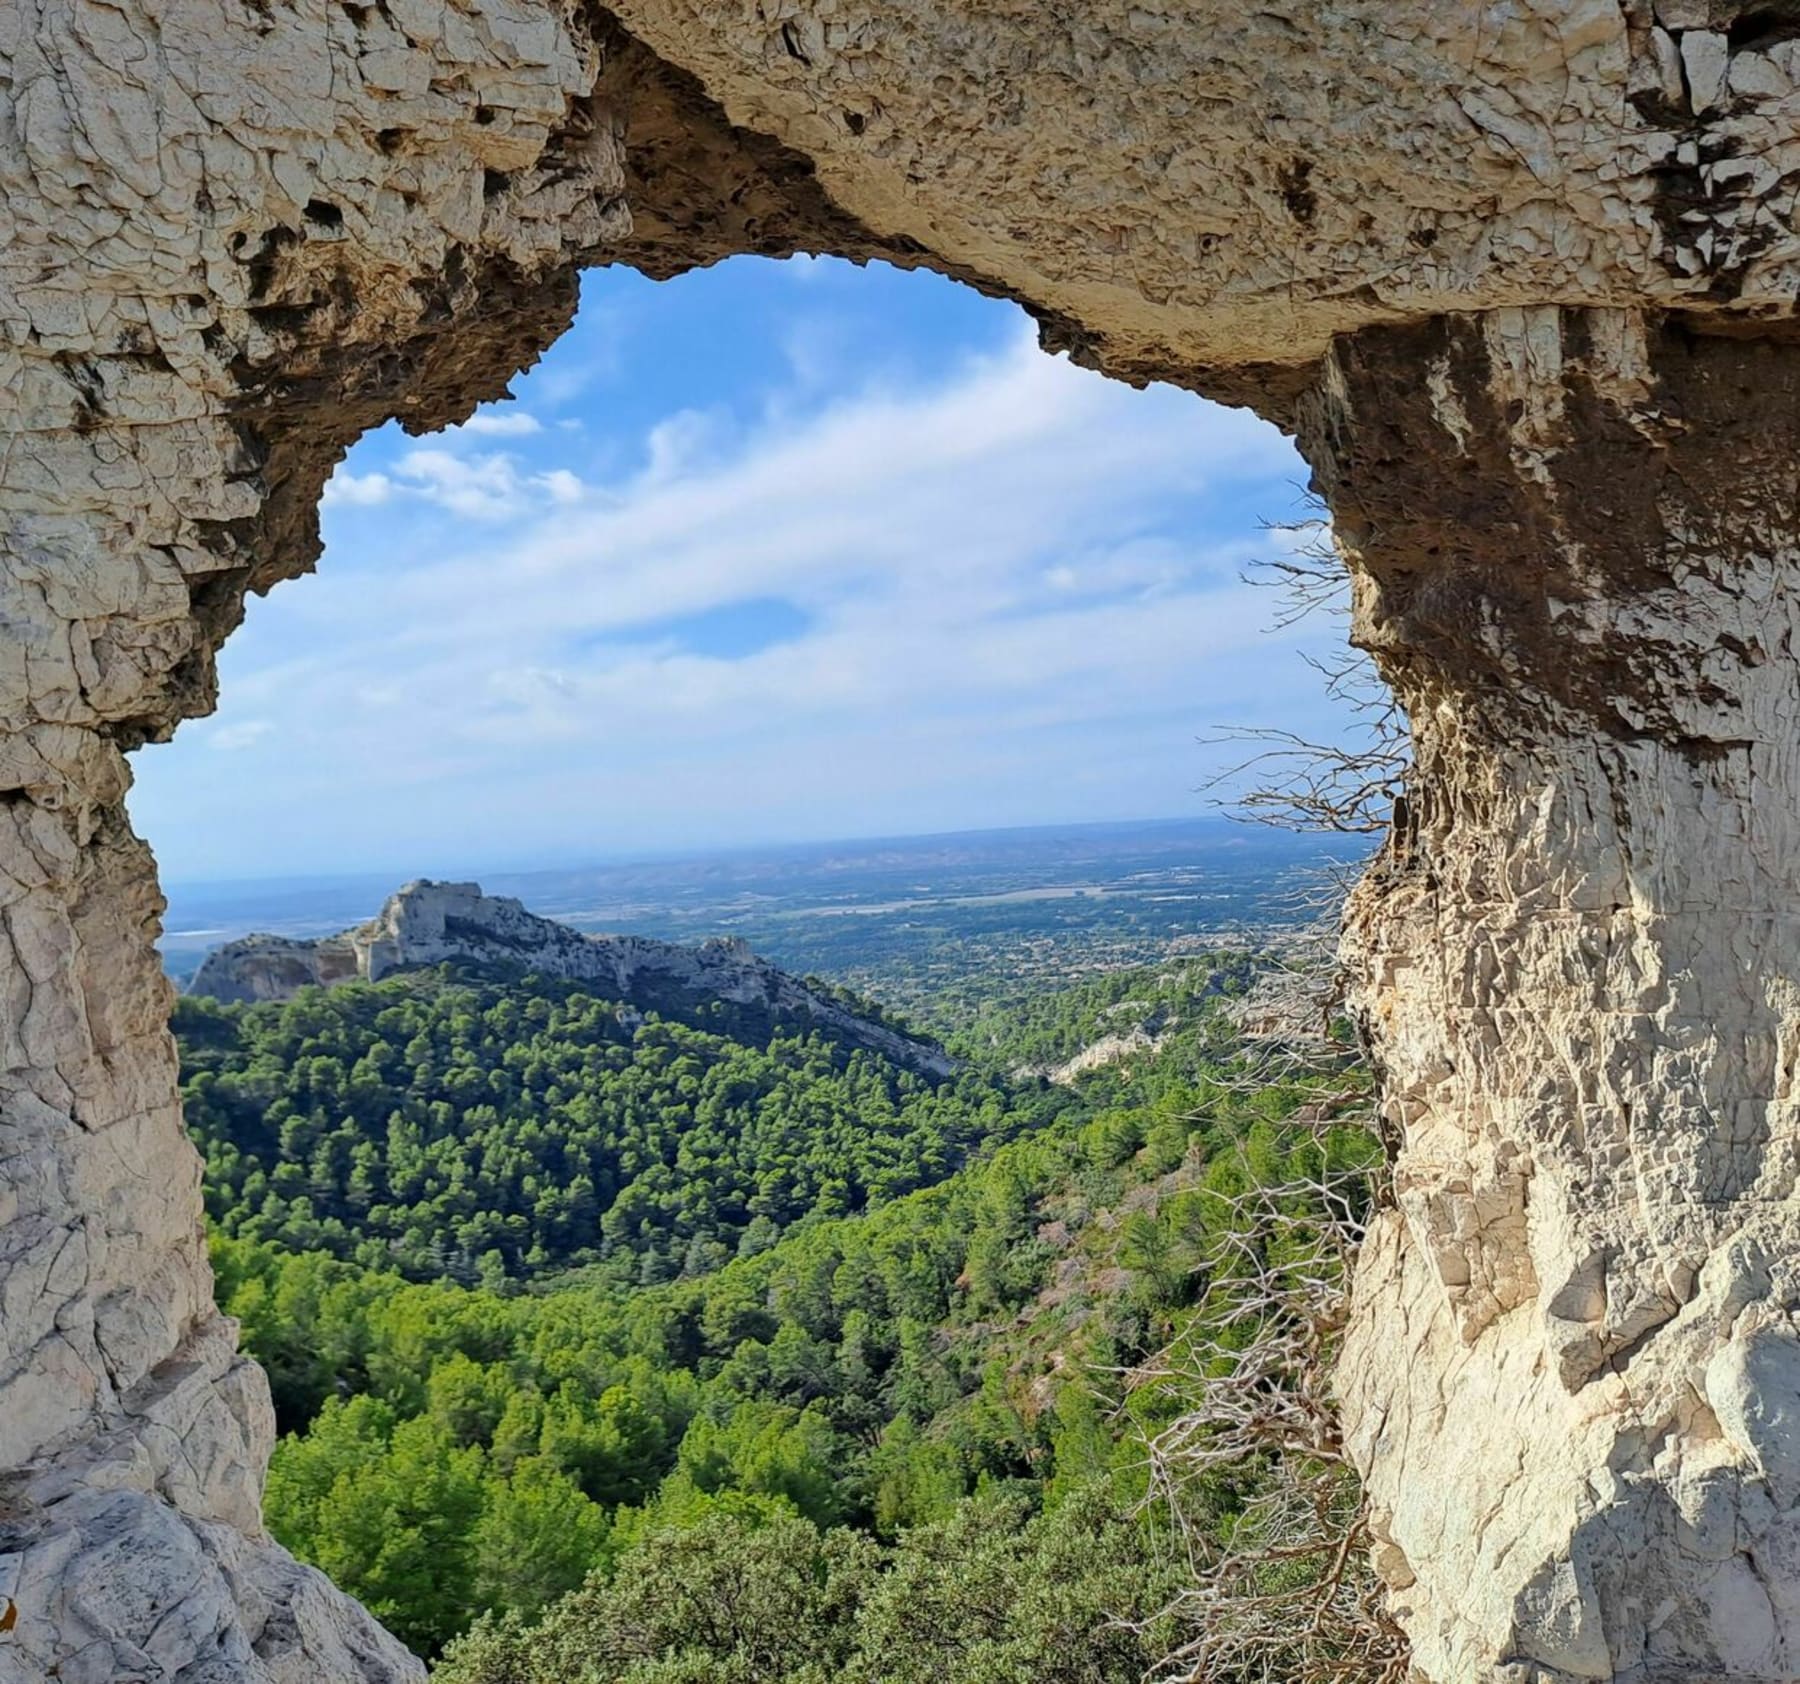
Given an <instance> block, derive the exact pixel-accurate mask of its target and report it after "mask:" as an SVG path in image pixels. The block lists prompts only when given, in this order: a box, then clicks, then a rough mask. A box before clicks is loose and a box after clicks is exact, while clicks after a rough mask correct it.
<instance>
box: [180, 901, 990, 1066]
mask: <svg viewBox="0 0 1800 1684" xmlns="http://www.w3.org/2000/svg"><path fill="white" fill-rule="evenodd" d="M446 960H452V961H469V962H473V963H475V964H494V965H504V966H508V967H517V968H520V969H524V970H531V971H538V972H541V973H542V974H543V975H545V976H553V977H563V978H567V979H568V980H570V981H572V982H588V983H592V984H594V985H595V986H596V987H597V988H600V989H603V990H604V991H605V992H606V996H607V998H608V999H612V1000H617V1001H620V1002H621V1003H623V1004H625V1005H628V1006H633V1007H637V1008H639V1009H640V1010H659V1011H667V1010H669V1009H671V1008H672V1007H674V1008H681V1009H691V1008H693V1007H696V1006H703V1005H705V1004H706V1003H707V1002H709V1001H712V1000H727V1001H730V1002H731V1003H732V1004H734V1005H740V1006H754V1007H757V1008H759V1009H762V1010H766V1011H768V1012H770V1013H771V1014H773V1015H775V1016H777V1017H784V1018H788V1019H790V1020H792V1021H795V1022H799V1023H810V1024H816V1025H817V1026H818V1027H819V1028H821V1029H823V1030H825V1031H826V1032H827V1033H829V1034H831V1035H833V1036H834V1037H836V1038H837V1039H839V1040H841V1041H844V1042H846V1043H848V1044H849V1045H851V1046H859V1047H867V1048H868V1049H869V1050H870V1051H871V1052H876V1053H879V1054H881V1056H882V1057H883V1058H887V1059H891V1060H892V1061H893V1062H894V1063H896V1064H899V1065H902V1066H904V1067H905V1068H907V1069H909V1070H916V1071H919V1072H921V1073H922V1074H925V1075H930V1076H948V1075H949V1074H950V1073H951V1072H952V1071H953V1070H954V1069H955V1068H956V1066H955V1062H954V1060H952V1059H951V1058H950V1057H949V1056H948V1055H947V1054H946V1053H945V1052H944V1051H943V1049H942V1048H941V1047H938V1046H935V1045H933V1044H932V1043H931V1042H929V1041H921V1040H917V1039H915V1038H914V1037H912V1036H910V1035H902V1034H900V1033H899V1032H898V1031H896V1030H893V1029H890V1028H888V1026H887V1025H886V1024H883V1023H876V1022H874V1021H873V1020H871V1019H869V1018H867V1017H862V1016H859V1015H858V1014H857V1013H856V1012H853V1011H851V1010H849V1009H848V1008H847V1007H845V1006H843V1005H841V1004H840V1003H839V1002H838V1001H836V1000H834V999H833V998H832V997H831V996H830V995H829V994H826V993H824V992H822V991H821V990H820V989H817V988H814V987H812V986H811V985H810V984H809V983H806V982H804V981H802V980H801V979H800V978H799V977H796V976H790V975H789V974H788V973H787V972H786V971H783V970H778V969H777V968H776V967H775V966H774V965H771V964H769V963H768V961H767V960H764V959H759V958H758V957H757V956H756V955H755V954H754V953H753V952H751V950H750V947H749V944H748V943H746V942H743V941H737V940H731V939H727V938H723V937H715V938H714V939H712V940H710V941H705V942H702V943H701V944H700V945H699V946H698V947H683V946H680V945H678V944H677V943H674V942H667V941H652V940H651V939H650V938H649V937H647V936H621V935H584V934H583V933H582V932H581V931H579V930H572V929H570V928H569V926H568V925H567V924H559V923H557V922H556V921H555V920H554V919H551V918H540V917H538V916H537V915H536V914H535V913H531V912H527V911H526V910H525V908H524V907H523V906H522V905H521V904H520V903H519V902H518V901H516V900H514V899H512V898H511V897H510V896H506V895H484V894H483V893H482V892H481V887H480V885H479V884H476V883H430V882H417V883H408V884H407V885H406V886H405V888H403V889H401V890H400V891H399V892H398V893H397V894H393V895H390V896H389V897H388V900H387V904H386V905H385V906H383V907H382V909H381V911H380V913H379V914H377V915H376V916H375V917H373V918H371V919H369V920H368V922H367V923H364V924H359V925H357V926H356V928H355V929H353V930H345V931H344V932H343V933H342V934H341V935H336V936H326V937H324V938H323V939H322V940H319V941H295V940H292V939H290V938H288V937H284V936H268V935H253V936H245V937H243V938H242V939H241V940H239V941H234V942H228V943H227V944H226V945H225V946H224V947H221V948H218V949H216V950H215V951H214V952H212V953H209V954H208V955H207V956H206V958H205V960H204V961H203V962H202V964H201V966H200V968H199V970H198V971H196V972H195V973H194V980H193V984H192V992H193V993H195V994H210V995H211V996H212V997H213V998H214V999H216V1000H228V1001H229V1000H284V999H287V998H289V997H291V996H292V995H293V994H294V993H295V992H296V991H297V990H299V989H301V988H304V987H306V986H307V985H308V984H312V985H316V986H320V987H326V988H329V987H331V986H332V985H333V984H335V983H340V982H350V981H355V980H358V979H360V980H361V981H364V982H379V981H380V980H381V979H382V978H383V977H384V976H389V975H391V974H392V973H393V972H395V971H399V970H404V969H406V968H408V967H410V966H415V965H438V964H442V963H444V962H445V961H446Z"/></svg>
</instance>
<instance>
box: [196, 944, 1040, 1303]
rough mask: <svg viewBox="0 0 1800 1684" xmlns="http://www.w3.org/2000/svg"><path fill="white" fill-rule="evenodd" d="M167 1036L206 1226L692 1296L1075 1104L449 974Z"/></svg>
mask: <svg viewBox="0 0 1800 1684" xmlns="http://www.w3.org/2000/svg"><path fill="white" fill-rule="evenodd" d="M846 998H848V999H849V1000H850V1002H851V1003H852V1004H856V1005H859V1006H861V1007H862V1009H863V1010H864V1011H865V1013H866V1014H867V1015H870V1016H876V1015H878V1013H877V1011H876V1009H875V1008H872V1007H869V1006H868V1005H867V1004H866V1003H863V1002H857V1001H855V1000H854V997H846ZM175 1028H176V1033H177V1035H178V1036H179V1037H180V1040H181V1045H182V1062H183V1095H184V1099H185V1104H186V1115H187V1121H188V1127H189V1129H190V1131H191V1132H192V1134H193V1135H194V1137H195V1139H196V1141H197V1142H198V1143H199V1145H200V1148H201V1150H202V1152H203V1153H204V1155H205V1158H206V1164H207V1209H208V1213H209V1215H210V1216H211V1218H212V1221H213V1223H214V1224H215V1226H216V1227H217V1228H218V1229H219V1230H220V1231H221V1232H224V1233H227V1234H232V1235H239V1236H242V1237H244V1238H248V1239H266V1240H271V1241H274V1242H276V1243H277V1244H279V1245H282V1246H285V1247H287V1248H289V1249H291V1250H301V1251H325V1252H329V1253H331V1254H332V1255H334V1256H338V1257H345V1258H354V1259H356V1260H357V1261H359V1262H362V1263H364V1264H366V1265H370V1266H373V1267H384V1268H386V1267H391V1268H397V1269H398V1270H399V1271H400V1272H401V1273H403V1274H407V1275H409V1276H412V1277H415V1278H425V1277H430V1276H445V1277H448V1278H451V1279H456V1280H462V1281H465V1282H473V1281H475V1280H477V1279H480V1280H484V1281H487V1282H490V1283H498V1282H499V1281H501V1280H504V1279H507V1278H509V1277H521V1276H530V1277H543V1276H545V1275H547V1274H549V1273H552V1272H555V1271H557V1270H561V1269H565V1268H568V1267H570V1266H573V1265H579V1264H588V1263H598V1264H602V1265H604V1266H605V1268H606V1269H607V1271H608V1274H609V1277H610V1278H612V1279H615V1280H618V1281H620V1282H636V1283H640V1284H655V1283H656V1282H659V1281H665V1280H671V1279H673V1278H675V1277H676V1276H678V1275H684V1274H685V1275H695V1274H701V1273H704V1272H706V1271H707V1270H710V1269H714V1268H717V1267H718V1266H719V1265H720V1264H722V1263H724V1262H725V1261H727V1260H728V1259H729V1258H731V1257H733V1256H735V1255H737V1254H738V1253H739V1252H740V1251H744V1252H750V1251H755V1250H758V1249H760V1248H762V1247H766V1246H768V1245H770V1244H772V1243H773V1242H774V1240H775V1239H776V1238H777V1237H778V1236H779V1235H780V1234H781V1233H782V1231H783V1230H784V1229H786V1228H787V1227H788V1226H789V1225H790V1224H792V1223H793V1222H795V1221H797V1220H799V1219H800V1218H802V1217H806V1216H809V1215H811V1216H841V1215H845V1214H847V1213H850V1212H854V1211H859V1210H862V1209H863V1208H865V1206H867V1205H868V1204H870V1203H871V1202H879V1201H881V1200H884V1199H891V1198H896V1197H898V1196H900V1195H901V1194H904V1193H907V1192H910V1191H912V1190H913V1189H915V1188H918V1187H926V1186H931V1185H933V1184H935V1183H937V1182H939V1181H941V1180H943V1179H944V1177H945V1176H947V1175H949V1174H951V1173H953V1172H954V1171H955V1170H956V1169H957V1168H958V1167H959V1166H960V1165H961V1164H962V1163H963V1162H964V1161H965V1160H966V1158H967V1157H968V1155H969V1153H970V1152H971V1151H972V1150H973V1149H975V1148H976V1147H977V1146H982V1147H992V1146H995V1145H999V1144H1001V1143H1003V1142H1004V1141H1006V1140H1009V1139H1012V1138H1014V1137H1015V1136H1017V1135H1019V1134H1021V1133H1025V1132H1029V1131H1031V1130H1033V1129H1036V1128H1038V1127H1041V1126H1043V1125H1044V1124H1045V1123H1046V1122H1048V1121H1050V1120H1052V1119H1054V1118H1055V1117H1056V1116H1057V1115H1059V1114H1060V1113H1061V1112H1062V1111H1063V1110H1065V1109H1067V1107H1068V1103H1069V1102H1068V1100H1067V1099H1066V1097H1065V1096H1062V1095H1059V1094H1056V1093H1052V1092H1042V1091H1038V1092H1033V1091H1029V1090H1026V1089H1021V1088H1018V1087H1016V1086H1013V1085H1010V1084H1006V1083H1003V1082H1001V1081H998V1080H996V1079H995V1078H993V1077H992V1076H989V1075H986V1074H983V1073H981V1072H979V1071H975V1072H970V1073H966V1074H964V1075H962V1076H960V1077H958V1078H956V1079H953V1080H950V1081H942V1082H934V1081H932V1080H930V1079H928V1078H927V1077H924V1076H921V1075H918V1074H915V1073H914V1072H913V1071H911V1070H908V1069H905V1068H902V1067H901V1066H899V1065H897V1064H894V1063H892V1062H890V1061H888V1060H887V1059H885V1058H882V1057H880V1056H879V1055H878V1054H876V1053H874V1052H871V1051H869V1050H867V1049H865V1048H861V1047H851V1046H848V1045H845V1044H844V1043H842V1042H840V1041H837V1040H834V1039H832V1038H831V1037H830V1036H828V1035H827V1034H825V1033H824V1032H822V1031H820V1030H819V1029H816V1028H811V1027H807V1026H801V1025H796V1024H794V1023H792V1022H787V1021H783V1020H778V1019H771V1018H770V1016H769V1015H768V1014H767V1013H765V1012H761V1011H757V1010H753V1009H750V1008H747V1007H744V1006H740V1005H734V1004H732V1003H730V1002H728V1001H725V1000H714V1001H712V1002H711V1003H710V1004H709V1005H707V1006H705V1007H704V1008H702V1009H699V1010H697V1011H695V1012H693V1013H691V1014H688V1015H687V1016H686V1017H685V1018H683V1017H677V1016H665V1015H659V1014H654V1013H652V1014H644V1013H641V1012H639V1011H636V1010H634V1009H632V1008H630V1007H628V1006H625V1005H621V1004H620V1003H618V1002H615V1001H608V1000H604V999H599V998H597V997H596V996H595V995H594V993H593V992H592V990H591V989H584V988H583V986H582V985H579V984H574V983H568V982H560V981H556V980H553V979H549V978H544V977H535V976H517V975H512V976H506V975H497V974H493V973H489V974H486V975H481V974H475V973H471V972H467V971H458V970H456V969H455V968H453V967H450V966H440V967H437V968H436V969H434V970H431V971H425V972H417V973H412V974H408V975H403V976H398V977H394V978H392V979H389V980H387V981H383V982H380V983H377V984H373V985H370V984H367V983H355V984H350V985H347V986H343V987H339V988H334V989H331V990H329V991H325V990H320V989H308V990H306V991H305V992H304V993H303V994H302V995H301V996H300V997H299V998H297V999H295V1000H292V1001H289V1002H286V1003H282V1004H275V1003H269V1004H263V1005H254V1006H244V1005H230V1006H221V1005H219V1004H218V1003H217V1002H214V1001H211V1000H206V999H195V998H192V997H184V998H183V999H182V1000H181V1001H180V1003H179V1005H178V1007H177V1009H176V1015H175Z"/></svg>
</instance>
